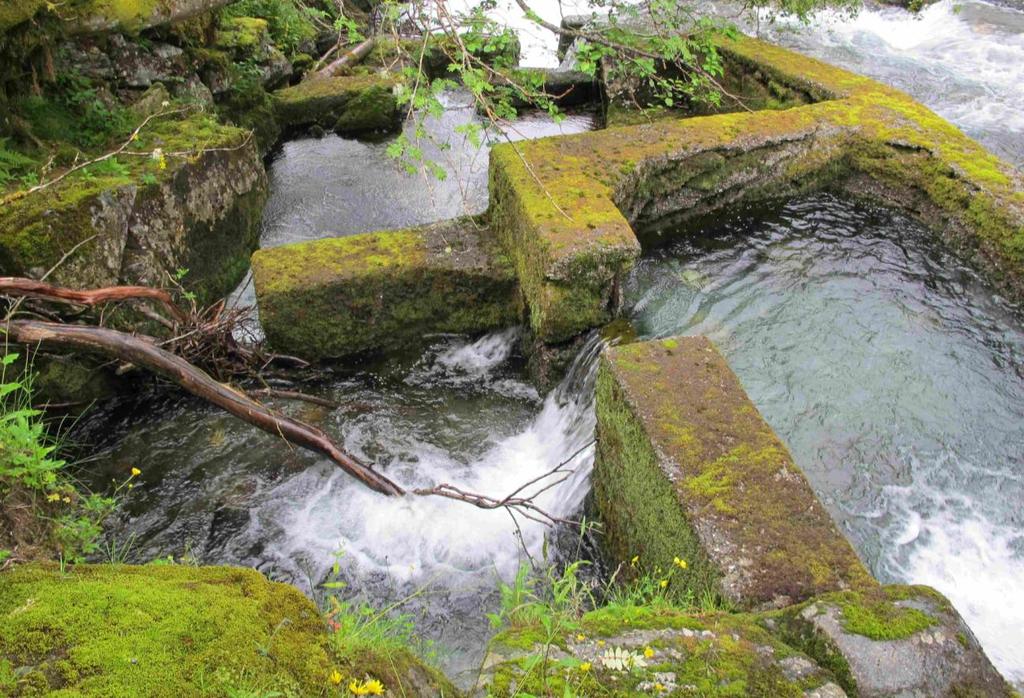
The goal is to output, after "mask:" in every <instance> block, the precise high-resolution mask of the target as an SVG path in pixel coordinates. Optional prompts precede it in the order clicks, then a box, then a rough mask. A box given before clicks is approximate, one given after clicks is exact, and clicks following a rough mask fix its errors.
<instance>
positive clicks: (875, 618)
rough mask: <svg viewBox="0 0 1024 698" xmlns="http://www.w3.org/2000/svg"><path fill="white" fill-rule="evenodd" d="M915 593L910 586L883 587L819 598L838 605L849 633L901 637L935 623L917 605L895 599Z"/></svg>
mask: <svg viewBox="0 0 1024 698" xmlns="http://www.w3.org/2000/svg"><path fill="white" fill-rule="evenodd" d="M917 595H918V594H917V593H916V591H915V589H914V588H913V587H885V588H883V589H880V590H878V591H876V592H874V593H858V592H845V593H841V594H834V595H830V596H826V597H824V598H823V599H822V601H823V602H825V603H832V604H834V605H836V606H838V608H839V611H840V614H841V623H842V626H843V629H844V630H846V631H847V632H849V633H854V634H856V635H863V636H864V637H869V638H871V639H872V640H902V639H904V638H907V637H910V636H911V635H915V634H917V633H919V632H921V631H922V630H925V629H927V628H930V627H931V626H933V625H935V624H936V623H938V620H937V619H936V618H934V617H932V616H930V615H928V614H927V613H924V612H923V611H921V610H919V609H916V608H913V607H909V606H903V605H900V604H898V603H896V602H898V601H901V600H905V599H908V598H913V597H914V596H917ZM945 603H946V604H948V601H946V602H945Z"/></svg>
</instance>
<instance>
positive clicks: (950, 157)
mask: <svg viewBox="0 0 1024 698" xmlns="http://www.w3.org/2000/svg"><path fill="white" fill-rule="evenodd" d="M721 48H722V51H723V53H724V54H725V56H726V57H727V60H728V61H729V62H730V63H731V64H733V65H738V66H741V67H742V69H743V70H744V71H745V72H747V73H750V72H751V71H756V72H757V73H758V74H759V75H760V76H761V78H760V81H761V82H764V83H765V84H770V85H776V86H777V91H778V90H785V91H786V92H781V91H780V92H779V94H789V95H792V96H794V97H793V100H792V102H791V103H802V102H805V101H806V102H808V103H806V104H801V106H795V107H792V108H787V109H771V108H769V109H765V110H762V111H754V112H746V111H742V112H735V113H727V114H718V115H712V116H701V117H695V118H688V119H663V120H658V121H655V122H652V123H646V124H642V125H636V126H630V127H623V128H609V129H606V130H603V131H596V132H591V133H585V134H577V135H572V136H565V137H560V138H547V139H541V140H537V141H531V142H526V143H517V144H514V145H513V144H507V145H506V144H503V145H499V146H496V147H495V148H494V150H493V151H492V153H491V201H492V208H491V216H492V219H493V220H494V222H495V230H496V232H497V234H498V236H499V238H500V239H501V240H502V241H503V242H504V244H505V245H506V249H507V250H508V251H509V255H510V256H511V257H512V259H513V261H514V263H515V265H516V270H517V273H518V274H519V278H520V281H521V283H522V286H523V293H524V296H525V298H526V301H527V305H528V308H529V312H530V322H531V325H532V326H533V329H534V330H535V331H536V333H537V335H538V336H539V337H541V338H542V339H544V340H546V341H550V342H560V341H563V340H564V339H566V338H567V337H568V336H569V335H571V334H572V333H573V332H579V331H581V330H582V329H585V328H586V327H590V326H594V325H597V324H600V323H601V322H603V321H605V320H606V319H607V318H609V317H610V316H611V315H612V314H613V312H614V306H615V301H616V298H615V294H616V288H617V282H618V280H619V279H620V278H621V275H622V274H624V273H625V272H626V271H627V270H628V269H629V268H630V266H631V264H632V259H633V258H634V257H635V256H636V255H637V254H638V253H639V245H638V244H637V242H636V239H635V236H634V235H633V231H632V228H631V225H632V224H635V225H637V226H644V225H649V224H660V223H665V222H666V221H677V220H685V219H687V218H689V217H693V216H698V215H703V214H706V213H708V212H714V211H717V210H720V209H722V208H724V207H727V206H730V205H732V204H734V203H736V202H738V201H748V200H753V199H763V198H769V197H779V196H786V195H790V194H794V193H799V192H802V191H806V190H809V189H813V188H819V187H825V186H837V187H846V188H848V189H849V190H850V191H853V192H855V193H857V194H868V195H871V196H874V197H877V198H879V199H881V200H883V201H886V202H890V203H895V204H897V205H899V206H901V207H904V208H907V209H909V210H910V212H911V213H915V214H917V215H919V216H920V217H921V218H922V219H924V220H925V221H926V222H928V223H930V224H932V225H934V226H935V227H936V228H937V229H938V230H939V231H940V232H941V233H943V234H944V235H945V236H946V237H947V239H948V240H950V241H951V242H953V243H954V244H956V245H957V246H959V247H960V248H961V249H962V250H963V251H964V252H965V253H966V254H967V255H968V256H969V257H970V258H971V259H972V260H973V261H974V262H975V263H976V265H977V266H978V267H980V268H982V269H984V270H986V271H987V272H989V275H990V278H991V279H992V280H993V281H994V282H995V283H996V284H997V285H998V286H999V288H1000V289H1001V290H1002V291H1004V292H1005V293H1007V295H1009V296H1011V297H1013V298H1016V299H1022V298H1024V180H1022V176H1021V175H1020V173H1019V172H1017V171H1016V170H1015V169H1013V168H1012V167H1011V166H1010V165H1008V164H1007V163H1004V162H1002V161H1000V160H999V159H998V158H996V157H995V156H993V155H992V154H990V153H988V152H987V151H986V150H985V149H984V148H982V147H981V146H980V145H978V144H977V143H975V142H974V141H972V140H971V139H969V138H968V137H966V136H965V135H963V134H962V133H961V132H960V131H958V130H957V129H956V128H955V127H953V126H952V125H950V124H949V123H947V122H946V121H944V120H943V119H941V118H939V117H938V116H936V115H935V114H934V113H932V112H931V111H930V110H928V109H927V108H925V107H924V106H922V105H920V104H918V103H917V102H915V101H914V100H912V99H911V98H910V97H908V96H907V95H905V94H903V93H902V92H899V91H898V90H895V89H893V88H890V87H886V86H884V85H881V84H879V83H877V82H875V81H873V80H870V79H868V78H864V77H861V76H859V75H855V74H853V73H850V72H847V71H845V70H841V69H838V68H835V67H832V66H829V65H827V64H825V63H822V62H820V61H816V60H814V59H811V58H807V57H806V56H802V55H799V54H796V53H793V52H790V51H787V50H785V49H782V48H779V47H776V46H772V45H770V44H767V43H764V42H761V41H757V40H755V39H750V38H741V39H739V40H736V41H725V42H724V43H723V44H722V47H721ZM786 104H787V103H783V104H780V105H774V106H785V105H786ZM765 106H772V105H770V104H768V103H767V102H766V104H765Z"/></svg>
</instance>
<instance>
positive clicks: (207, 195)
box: [0, 113, 267, 303]
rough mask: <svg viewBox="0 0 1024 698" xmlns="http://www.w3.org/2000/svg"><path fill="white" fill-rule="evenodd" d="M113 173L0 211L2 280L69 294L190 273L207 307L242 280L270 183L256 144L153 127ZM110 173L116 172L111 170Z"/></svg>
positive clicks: (228, 135)
mask: <svg viewBox="0 0 1024 698" xmlns="http://www.w3.org/2000/svg"><path fill="white" fill-rule="evenodd" d="M131 149H132V150H133V151H135V152H144V153H149V152H152V151H155V150H156V149H160V150H161V151H162V152H164V153H166V155H165V157H164V160H163V162H164V165H163V166H161V164H160V161H159V160H158V159H154V158H153V157H138V156H134V157H133V156H131V155H126V156H123V157H120V158H116V167H114V166H106V167H104V166H102V165H100V166H96V167H95V168H90V169H94V170H95V172H79V173H76V174H73V175H71V176H69V177H67V178H65V179H63V180H61V181H60V182H58V183H56V184H54V185H53V186H51V187H48V188H46V189H44V190H42V191H39V192H36V193H32V194H27V195H25V196H23V197H21V198H17V199H14V200H11V201H9V202H7V203H5V204H4V206H3V207H2V209H0V271H2V272H3V273H6V274H12V275H27V276H36V277H38V276H39V275H41V274H43V273H44V272H46V271H47V270H48V269H50V268H51V267H53V266H54V265H57V262H58V261H60V260H61V259H62V258H64V257H65V255H69V254H70V256H68V257H67V259H64V261H63V263H62V264H60V265H59V266H58V267H57V268H56V269H55V271H54V273H53V274H52V276H51V277H50V279H51V280H52V281H54V282H57V283H60V284H63V285H67V286H72V287H78V288H83V287H95V286H104V285H114V284H118V283H129V284H131V283H142V284H152V285H157V286H160V285H163V284H164V283H166V280H167V274H168V273H173V272H174V271H175V270H176V269H178V268H187V269H189V270H190V271H189V274H188V276H187V277H186V278H185V284H186V286H187V287H188V288H189V289H190V290H192V291H194V292H195V293H196V294H197V296H198V299H199V301H200V302H203V303H205V302H209V301H211V300H213V299H216V298H220V297H222V296H223V295H224V294H226V293H228V292H229V291H230V290H231V289H232V288H234V286H235V285H237V283H238V282H239V281H240V280H241V278H242V276H244V274H245V270H246V267H247V265H248V257H249V255H250V254H251V253H252V250H253V249H255V247H256V245H257V243H258V237H259V221H260V219H261V217H262V209H263V203H264V201H265V199H266V193H267V190H266V187H267V180H266V173H265V172H264V169H263V164H262V162H261V161H260V158H259V153H258V152H257V149H256V147H255V144H254V143H253V142H252V141H251V138H250V137H249V134H248V133H247V132H245V131H242V130H241V129H237V128H233V127H228V126H223V125H221V124H219V123H218V122H217V121H216V119H214V118H213V117H212V116H210V115H208V114H202V113H199V114H193V115H191V116H188V117H182V118H179V119H177V120H171V119H163V120H158V121H154V122H152V123H151V124H150V125H149V126H148V127H147V128H146V129H145V130H143V131H142V133H141V134H140V136H139V138H138V139H137V140H136V141H134V142H133V143H132V145H131ZM108 165H110V163H108Z"/></svg>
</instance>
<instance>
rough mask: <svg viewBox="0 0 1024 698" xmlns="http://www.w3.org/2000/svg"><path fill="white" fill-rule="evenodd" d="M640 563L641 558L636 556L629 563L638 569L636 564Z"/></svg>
mask: <svg viewBox="0 0 1024 698" xmlns="http://www.w3.org/2000/svg"><path fill="white" fill-rule="evenodd" d="M638 562H640V556H639V555H634V556H633V557H632V559H631V560H630V561H629V564H631V565H632V566H633V567H636V563H638Z"/></svg>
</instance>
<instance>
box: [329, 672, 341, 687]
mask: <svg viewBox="0 0 1024 698" xmlns="http://www.w3.org/2000/svg"><path fill="white" fill-rule="evenodd" d="M330 679H331V683H333V684H334V685H335V686H339V685H341V672H340V671H338V670H337V669H335V670H334V671H332V672H331V676H330Z"/></svg>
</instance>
